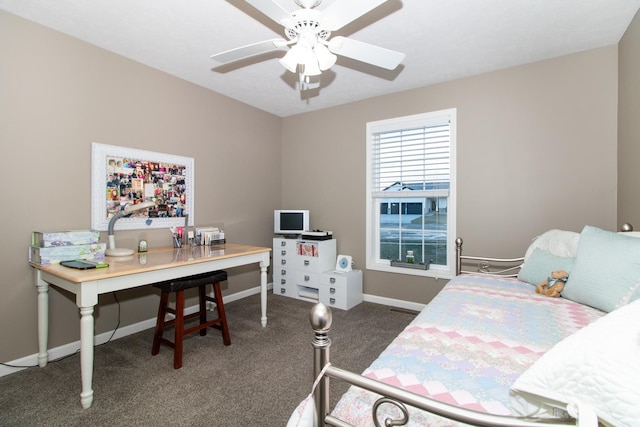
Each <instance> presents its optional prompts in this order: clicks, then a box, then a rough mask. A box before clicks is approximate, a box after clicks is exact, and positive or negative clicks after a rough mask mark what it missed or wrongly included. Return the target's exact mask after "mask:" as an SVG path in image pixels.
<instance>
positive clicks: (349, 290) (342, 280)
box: [319, 270, 362, 310]
mask: <svg viewBox="0 0 640 427" xmlns="http://www.w3.org/2000/svg"><path fill="white" fill-rule="evenodd" d="M319 291H320V292H319V298H320V302H321V303H323V304H325V305H326V306H328V307H335V308H339V309H342V310H349V309H350V308H352V307H354V306H356V305H358V304H360V303H361V302H362V271H361V270H354V271H350V272H348V273H338V272H328V273H323V274H322V275H321V276H320V288H319Z"/></svg>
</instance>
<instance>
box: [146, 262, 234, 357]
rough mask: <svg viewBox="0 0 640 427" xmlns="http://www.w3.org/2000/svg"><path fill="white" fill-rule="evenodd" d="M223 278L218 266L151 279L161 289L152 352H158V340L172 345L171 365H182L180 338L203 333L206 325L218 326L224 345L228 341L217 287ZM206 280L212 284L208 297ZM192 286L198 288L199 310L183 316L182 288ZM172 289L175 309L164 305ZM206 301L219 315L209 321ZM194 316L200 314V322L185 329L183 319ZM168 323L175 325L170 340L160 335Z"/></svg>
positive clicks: (160, 342) (202, 334) (223, 274)
mask: <svg viewBox="0 0 640 427" xmlns="http://www.w3.org/2000/svg"><path fill="white" fill-rule="evenodd" d="M224 280H227V272H226V271H222V270H219V271H212V272H209V273H203V274H197V275H194V276H189V277H183V278H180V279H175V280H168V281H166V282H161V283H154V285H153V286H155V287H156V288H158V289H160V290H162V294H161V295H160V307H159V308H158V319H157V320H156V330H155V334H154V336H153V347H152V348H151V354H152V355H153V356H155V355H156V354H158V353H159V352H160V344H165V345H166V346H168V347H171V348H173V367H174V369H180V368H181V367H182V340H183V338H184V336H185V335H187V334H190V333H192V332H195V331H200V335H201V336H204V335H206V334H207V328H208V327H212V328H216V329H219V330H221V331H222V339H223V341H224V345H229V344H231V338H230V336H229V327H228V326H227V317H226V315H225V313H224V303H223V302H222V291H221V290H220V282H222V281H224ZM208 284H212V285H213V293H214V297H210V296H208V295H207V294H206V287H207V285H208ZM195 287H197V288H198V294H199V300H200V307H199V311H198V312H196V313H192V314H189V315H187V316H185V315H184V290H185V289H190V288H195ZM171 292H175V293H176V308H175V309H172V308H170V307H168V306H167V303H168V301H169V294H170V293H171ZM207 301H212V302H215V303H216V307H217V311H218V317H217V318H215V319H212V320H209V321H207ZM167 313H173V314H174V315H175V319H172V320H168V321H165V315H166V314H167ZM194 317H199V318H200V324H198V325H196V326H192V327H190V328H187V329H185V327H184V321H185V320H188V319H191V318H194ZM171 325H174V327H175V338H174V340H173V342H171V341H169V340H168V339H166V338H163V336H162V332H163V331H164V328H165V326H171Z"/></svg>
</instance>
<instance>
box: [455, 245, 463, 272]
mask: <svg viewBox="0 0 640 427" xmlns="http://www.w3.org/2000/svg"><path fill="white" fill-rule="evenodd" d="M461 271H462V237H458V238H457V239H456V276H459V275H460V272H461Z"/></svg>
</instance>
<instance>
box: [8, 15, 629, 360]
mask: <svg viewBox="0 0 640 427" xmlns="http://www.w3.org/2000/svg"><path fill="white" fill-rule="evenodd" d="M0 51H1V52H3V57H2V59H1V60H0V61H1V62H0V142H1V144H2V149H3V152H4V153H5V155H4V165H5V166H4V172H5V176H6V177H7V178H6V182H7V184H8V185H6V187H7V188H5V193H6V194H7V197H5V209H3V210H2V216H1V218H2V219H3V221H4V223H5V228H6V230H5V238H4V245H3V246H2V249H0V251H1V252H0V255H1V258H0V259H1V260H2V261H0V266H1V267H2V279H1V280H0V290H2V292H3V297H2V298H1V299H0V361H10V360H13V359H15V358H18V357H22V356H26V355H30V354H34V353H35V352H36V351H37V334H36V331H37V327H36V292H35V288H34V286H33V283H32V277H31V273H32V272H31V268H30V267H29V266H28V265H27V262H26V256H27V247H28V243H29V238H30V233H31V231H33V230H35V229H40V230H61V229H77V228H88V227H89V226H90V182H89V181H90V143H91V141H96V142H101V143H104V144H113V145H122V146H125V147H133V148H139V149H146V150H152V151H160V152H166V153H171V154H178V155H185V156H192V157H195V158H196V199H197V200H196V215H195V216H196V222H197V223H199V224H206V223H216V224H222V225H223V226H224V228H225V231H227V233H228V235H229V236H230V238H231V239H232V240H233V241H234V242H240V243H248V244H257V245H270V244H271V237H272V234H271V227H272V210H273V209H275V208H278V207H280V208H308V209H310V210H311V212H312V224H311V225H312V227H314V228H323V229H329V230H333V231H334V233H335V235H336V238H337V239H338V250H339V252H340V253H345V254H350V255H353V256H354V260H355V262H356V266H357V267H358V268H363V266H364V262H365V260H364V258H363V256H364V242H365V226H364V216H365V211H364V209H365V205H364V203H365V194H364V188H365V176H364V170H365V158H364V149H365V133H364V132H365V123H366V122H367V121H370V120H378V119H383V118H388V117H395V116H401V115H407V114H414V113H419V112H425V111H432V110H437V109H442V108H450V107H456V108H457V109H458V158H459V174H458V179H459V181H458V184H459V185H458V192H459V198H458V209H459V210H458V234H459V235H461V236H463V237H464V238H465V241H466V244H465V248H466V250H467V253H479V252H482V253H489V254H493V255H495V256H511V255H514V254H518V253H522V252H523V251H524V249H525V248H526V246H527V244H528V241H529V239H530V238H531V237H532V236H534V235H536V234H537V233H540V232H542V231H544V230H547V229H549V228H564V229H570V230H575V231H579V230H580V229H581V228H582V226H583V225H584V224H592V225H596V226H600V227H603V228H609V229H612V228H614V227H615V226H616V220H617V213H616V185H617V184H616V180H617V169H616V162H617V148H616V139H617V120H618V119H617V102H618V99H617V98H618V87H617V85H618V48H617V47H616V46H612V47H607V48H602V49H596V50H592V51H588V52H583V53H580V54H576V55H570V56H566V57H562V58H557V59H553V60H548V61H544V62H540V63H535V64H530V65H526V66H522V67H516V68H511V69H508V70H503V71H498V72H493V73H488V74H484V75H480V76H476V77H472V78H467V79H462V80H458V81H454V82H450V83H444V84H439V85H434V86H430V87H425V88H421V89H416V90H412V91H408V92H405V93H399V94H395V95H389V96H384V97H379V98H375V99H371V100H367V101H362V102H357V103H353V104H349V105H346V106H341V107H336V108H331V109H327V110H324V111H319V112H315V113H309V114H305V115H299V116H293V117H288V118H285V119H279V118H277V117H274V116H272V115H269V114H266V113H264V112H261V111H258V110H256V109H253V108H251V107H248V106H246V105H243V104H240V103H238V102H236V101H233V100H231V99H229V98H226V97H223V96H220V95H217V94H215V93H212V92H210V91H207V90H205V89H202V88H200V87H197V86H194V85H191V84H189V83H186V82H184V81H181V80H178V79H176V78H174V77H171V76H168V75H166V74H163V73H160V72H158V71H155V70H152V69H150V68H147V67H145V66H142V65H140V64H137V63H134V62H131V61H129V60H126V59H124V58H122V57H119V56H117V55H114V54H111V53H109V52H106V51H104V50H101V49H98V48H96V47H93V46H90V45H87V44H84V43H82V42H79V41H77V40H74V39H72V38H69V37H67V36H64V35H61V34H59V33H56V32H53V31H51V30H48V29H45V28H44V27H41V26H38V25H36V24H33V23H29V22H27V21H24V20H22V19H19V18H16V17H14V16H13V15H9V14H7V13H5V12H2V11H0ZM630 51H631V52H630ZM634 52H635V53H634ZM637 52H638V19H637V18H636V20H635V21H634V24H633V25H632V27H631V28H630V30H629V32H628V33H627V35H626V36H625V39H624V40H623V43H621V45H620V57H621V58H620V70H619V71H620V93H621V95H620V98H621V100H620V109H621V118H620V120H621V123H620V126H621V130H620V134H621V141H622V140H623V139H624V140H625V141H628V142H627V143H626V144H625V146H624V147H621V150H620V151H621V153H622V150H623V149H629V150H631V149H633V148H635V147H633V144H634V142H635V145H636V146H637V135H639V134H640V132H639V131H638V128H637V126H638V125H637V123H632V121H633V119H632V118H631V117H632V114H634V112H637V111H638V104H637V102H638V101H637V99H638V96H635V97H631V96H629V97H625V96H624V95H623V93H624V94H626V93H627V92H626V90H627V89H628V90H630V91H631V90H635V92H633V93H635V94H636V95H637V88H638V78H637V77H635V76H637V75H638V72H637V71H638V59H637ZM212 78H215V76H214V75H212ZM320 96H322V93H320ZM625 98H627V99H626V100H625ZM312 102H313V101H312ZM625 115H626V116H625ZM624 117H627V119H624ZM623 119H624V120H623ZM634 119H635V118H634ZM636 122H637V120H636ZM246 123H252V126H250V127H249V126H246V125H245V124H246ZM634 126H635V127H634ZM623 127H628V130H627V129H626V128H625V129H623ZM634 135H635V136H636V137H635V139H634V137H633V136H634ZM216 159H224V161H222V162H221V161H216ZM623 160H624V159H622V160H621V169H623V168H624V169H625V171H624V172H625V173H627V172H629V171H630V170H631V169H633V168H632V167H624V165H622V162H623ZM634 172H635V170H634ZM633 178H635V177H632V178H631V179H633ZM621 180H625V182H626V180H627V178H626V176H625V177H624V178H623V175H622V174H621ZM635 181H638V180H637V179H635ZM620 188H621V191H620V200H618V202H619V204H620V210H621V211H623V210H625V209H626V210H627V211H628V212H632V213H634V214H635V215H636V216H637V215H638V209H637V206H634V205H632V203H638V202H637V199H638V197H637V191H634V189H635V187H632V188H631V190H627V189H626V187H625V186H624V185H623V184H622V183H621V184H620ZM628 199H633V200H632V201H630V200H628ZM629 204H631V206H630V207H629V208H628V209H627V206H629ZM624 216H627V215H624ZM629 217H631V215H629ZM618 220H619V219H618ZM625 220H627V219H626V218H623V219H622V221H625ZM631 221H633V219H631ZM636 222H637V223H638V224H640V221H636ZM140 237H144V238H147V239H148V241H149V243H150V245H152V246H153V245H167V244H169V242H168V239H167V235H166V231H164V230H162V231H161V230H155V231H129V232H119V233H118V241H119V242H123V245H125V246H129V247H134V245H135V243H136V241H137V239H138V238H140ZM257 283H258V276H257V272H255V271H253V270H252V269H246V270H240V271H234V272H233V274H232V276H231V278H230V280H229V288H230V289H228V290H227V293H229V292H237V291H241V290H245V289H248V288H251V287H253V286H255V285H256V284H257ZM443 284H444V281H443V280H440V281H438V282H436V281H435V280H423V279H419V278H416V277H404V276H400V277H398V276H397V275H393V276H392V275H390V274H386V273H380V272H370V271H366V272H365V292H366V293H368V294H372V295H377V296H382V297H389V298H397V299H405V300H410V301H417V302H427V301H428V300H429V299H430V298H431V297H432V296H433V295H434V294H435V293H436V292H437V291H438V290H439V289H440V287H441V286H442V285H443ZM50 296H51V298H50V299H51V334H50V335H51V339H50V346H51V347H55V346H59V345H63V344H66V343H69V342H74V341H77V340H78V337H79V326H78V317H79V316H78V311H77V310H76V309H75V304H74V301H73V300H72V298H71V296H70V295H66V294H63V293H61V292H58V291H51V292H50ZM118 299H119V300H120V301H122V322H121V327H122V326H125V325H128V324H132V323H135V322H138V321H141V320H146V319H149V318H152V317H153V316H154V314H155V313H154V312H155V309H156V304H157V301H158V299H157V295H156V294H155V293H154V292H153V291H152V290H149V289H141V290H136V291H128V292H120V293H119V294H118ZM116 321H117V306H116V304H114V301H113V298H112V297H111V296H110V295H107V296H104V297H101V299H100V304H99V307H98V308H97V310H96V332H97V333H101V332H104V331H108V330H112V329H113V327H114V326H115V324H116Z"/></svg>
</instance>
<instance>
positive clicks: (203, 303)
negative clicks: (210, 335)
mask: <svg viewBox="0 0 640 427" xmlns="http://www.w3.org/2000/svg"><path fill="white" fill-rule="evenodd" d="M206 288H207V287H206V285H205V286H200V287H199V288H198V299H199V301H200V324H201V325H204V324H205V323H207V289H206ZM205 335H207V328H202V329H200V336H202V337H203V336H205Z"/></svg>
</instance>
